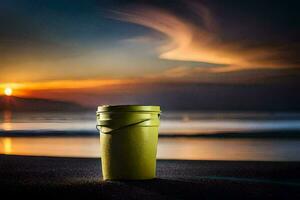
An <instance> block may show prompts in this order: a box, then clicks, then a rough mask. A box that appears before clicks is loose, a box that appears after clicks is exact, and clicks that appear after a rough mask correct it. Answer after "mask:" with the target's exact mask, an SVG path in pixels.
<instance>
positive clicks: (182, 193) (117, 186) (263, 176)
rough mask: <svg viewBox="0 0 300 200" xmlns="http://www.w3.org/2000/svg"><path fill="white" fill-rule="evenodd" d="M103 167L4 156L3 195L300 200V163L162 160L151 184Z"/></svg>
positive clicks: (0, 170) (83, 161)
mask: <svg viewBox="0 0 300 200" xmlns="http://www.w3.org/2000/svg"><path fill="white" fill-rule="evenodd" d="M100 163H101V161H100V159H96V158H56V157H29V156H8V155H0V192H1V195H2V196H5V195H7V197H10V198H13V197H16V196H18V197H19V196H20V195H21V196H22V198H24V197H25V196H30V197H34V198H45V197H52V198H62V197H68V198H75V199H77V198H94V199H144V200H146V199H151V200H153V199H299V198H300V171H299V169H300V162H257V161H256V162H253V161H252V162H251V161H186V160H180V161H178V160H158V163H157V178H156V179H153V180H148V181H102V174H101V164H100Z"/></svg>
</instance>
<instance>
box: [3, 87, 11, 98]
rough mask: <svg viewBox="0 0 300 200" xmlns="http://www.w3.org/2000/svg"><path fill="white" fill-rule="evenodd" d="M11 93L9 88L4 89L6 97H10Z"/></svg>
mask: <svg viewBox="0 0 300 200" xmlns="http://www.w3.org/2000/svg"><path fill="white" fill-rule="evenodd" d="M12 93H13V90H12V89H11V88H9V87H7V88H5V89H4V94H5V95H6V96H11V95H12Z"/></svg>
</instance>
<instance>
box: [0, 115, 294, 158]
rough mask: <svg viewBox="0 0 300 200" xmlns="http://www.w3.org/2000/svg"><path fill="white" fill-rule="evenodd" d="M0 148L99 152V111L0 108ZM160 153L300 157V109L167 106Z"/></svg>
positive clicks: (57, 153) (174, 155) (75, 154)
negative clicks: (223, 109)
mask: <svg viewBox="0 0 300 200" xmlns="http://www.w3.org/2000/svg"><path fill="white" fill-rule="evenodd" d="M0 122H1V123H0V153H1V154H13V155H39V156H70V157H99V156H100V152H99V133H98V132H97V130H96V127H95V126H96V119H95V112H81V113H78V112H77V113H12V112H2V113H1V114H0ZM159 135H160V137H159V145H158V158H159V159H189V160H261V161H300V113H257V112H239V113H237V112H223V113H222V112H190V111H189V112H163V113H162V115H161V127H160V131H159Z"/></svg>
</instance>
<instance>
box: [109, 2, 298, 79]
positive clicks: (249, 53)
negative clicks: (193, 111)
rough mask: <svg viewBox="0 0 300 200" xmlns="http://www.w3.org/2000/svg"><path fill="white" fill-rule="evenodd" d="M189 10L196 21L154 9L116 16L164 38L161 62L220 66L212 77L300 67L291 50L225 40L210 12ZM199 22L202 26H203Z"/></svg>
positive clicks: (200, 7)
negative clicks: (220, 73)
mask: <svg viewBox="0 0 300 200" xmlns="http://www.w3.org/2000/svg"><path fill="white" fill-rule="evenodd" d="M188 8H189V10H188V11H187V12H188V13H192V14H193V16H194V18H196V20H195V19H194V20H189V19H188V18H187V17H182V16H180V15H179V14H174V12H170V11H167V10H164V9H160V8H157V7H150V6H148V7H145V6H143V7H142V6H140V7H134V8H132V9H130V10H129V9H128V10H123V11H115V12H114V14H115V18H117V19H119V20H122V21H127V22H131V23H135V24H139V25H142V26H145V27H148V28H151V29H153V30H155V31H157V32H159V33H161V34H163V35H164V36H165V37H166V40H165V42H163V44H162V45H161V46H160V47H159V57H160V58H161V59H167V60H178V61H193V62H206V63H211V64H216V67H212V68H210V69H209V70H208V71H209V72H210V73H218V72H230V71H239V70H245V69H262V68H263V69H280V68H284V67H285V68H289V67H298V66H299V61H295V59H293V58H292V59H291V57H293V56H291V55H290V54H294V52H290V51H289V50H288V48H289V47H288V46H286V45H282V44H280V43H278V44H274V43H273V44H269V43H265V42H261V43H259V42H258V43H256V44H253V43H249V42H248V43H247V42H241V41H226V40H224V39H223V38H222V37H221V36H222V34H223V33H222V32H221V31H220V30H219V28H218V22H217V20H216V18H215V17H214V16H213V14H212V12H211V11H210V9H209V8H207V7H205V6H204V5H202V4H196V3H189V4H188ZM195 21H201V22H202V23H201V25H199V23H195ZM258 40H259V38H258ZM220 65H221V66H220ZM176 70H179V69H176ZM181 73H182V72H181Z"/></svg>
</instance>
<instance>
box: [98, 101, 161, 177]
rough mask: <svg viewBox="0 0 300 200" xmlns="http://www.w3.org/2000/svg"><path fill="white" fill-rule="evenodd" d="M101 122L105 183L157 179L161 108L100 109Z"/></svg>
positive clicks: (101, 146)
mask: <svg viewBox="0 0 300 200" xmlns="http://www.w3.org/2000/svg"><path fill="white" fill-rule="evenodd" d="M97 123H98V125H97V129H98V130H99V132H100V151H101V162H102V174H103V179H104V180H145V179H152V178H155V174H156V153H157V141H158V127H159V123H160V107H159V106H136V105H122V106H99V107H98V111H97Z"/></svg>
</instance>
